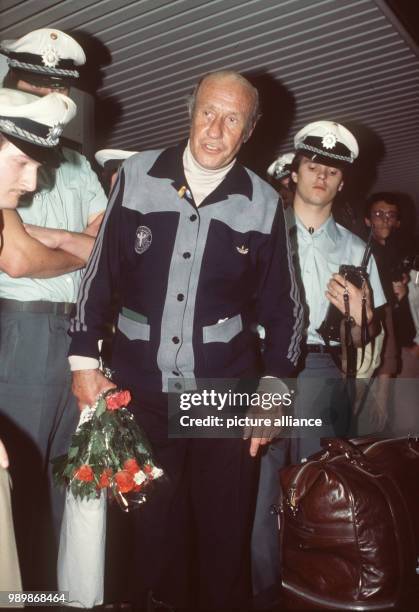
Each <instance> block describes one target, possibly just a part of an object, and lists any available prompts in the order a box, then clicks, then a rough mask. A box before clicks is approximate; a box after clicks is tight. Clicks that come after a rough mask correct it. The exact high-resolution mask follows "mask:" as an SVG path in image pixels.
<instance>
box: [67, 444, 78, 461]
mask: <svg viewBox="0 0 419 612" xmlns="http://www.w3.org/2000/svg"><path fill="white" fill-rule="evenodd" d="M78 452H79V447H78V446H71V447H70V449H69V451H68V458H69V459H74V457H77V453H78Z"/></svg>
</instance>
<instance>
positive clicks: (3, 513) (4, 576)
mask: <svg viewBox="0 0 419 612" xmlns="http://www.w3.org/2000/svg"><path fill="white" fill-rule="evenodd" d="M75 110H76V106H75V104H74V102H73V101H72V100H70V99H69V98H66V97H64V96H63V95H61V94H55V93H54V94H49V95H48V96H46V97H45V98H43V99H42V100H39V98H37V97H35V96H32V95H30V94H26V93H22V92H17V91H13V90H8V89H0V209H2V208H15V207H16V206H17V204H18V201H19V198H20V197H21V196H22V195H24V194H25V193H28V192H31V191H34V190H35V188H36V175H37V171H38V168H39V167H40V166H41V164H42V163H43V162H45V160H46V159H49V161H51V155H53V154H54V150H55V148H56V146H57V144H58V139H59V136H60V133H61V131H62V127H63V125H64V124H65V123H67V122H68V121H69V120H70V119H71V118H72V117H73V116H74V114H75ZM0 214H1V210H0ZM0 342H1V339H0ZM0 431H2V432H3V427H2V420H1V417H0ZM3 435H4V432H3ZM12 461H13V458H12ZM8 467H9V457H8V454H7V452H6V449H5V446H4V444H3V442H2V440H1V439H0V550H1V557H0V591H20V590H21V589H22V582H21V575H20V568H19V561H18V555H17V550H16V541H15V532H14V526H13V517H12V508H11V499H10V484H9V474H8V470H7V468H8ZM3 605H5V606H6V607H9V606H8V605H7V602H3Z"/></svg>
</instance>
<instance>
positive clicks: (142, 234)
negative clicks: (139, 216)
mask: <svg viewBox="0 0 419 612" xmlns="http://www.w3.org/2000/svg"><path fill="white" fill-rule="evenodd" d="M152 239H153V237H152V234H151V229H150V228H149V227H147V226H146V225H139V226H138V227H137V231H136V232H135V245H134V250H135V252H136V253H138V254H139V255H141V253H144V252H145V251H146V250H147V249H148V248H149V246H150V245H151V241H152Z"/></svg>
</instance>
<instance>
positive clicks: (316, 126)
mask: <svg viewBox="0 0 419 612" xmlns="http://www.w3.org/2000/svg"><path fill="white" fill-rule="evenodd" d="M294 145H295V151H296V154H295V157H294V159H293V162H292V165H291V181H292V182H293V186H294V191H295V193H294V200H293V209H292V212H293V215H291V214H290V215H288V216H287V221H288V222H289V227H288V230H289V234H290V239H291V244H292V245H293V250H294V253H293V255H294V261H295V264H296V267H297V268H298V274H297V276H299V281H300V291H301V295H302V296H303V304H304V306H305V314H306V330H305V341H304V344H303V349H302V359H301V362H300V365H299V374H298V379H297V380H298V397H297V399H296V405H295V413H294V415H295V416H296V417H300V418H301V417H302V418H307V417H310V418H313V417H315V418H320V419H322V421H323V426H322V428H321V429H320V430H319V429H317V430H316V429H314V430H310V429H309V428H306V429H305V430H302V429H299V430H296V431H294V432H293V436H294V437H293V438H292V439H291V440H290V441H289V440H286V439H282V440H279V441H277V442H274V443H272V444H271V445H270V447H269V448H268V450H267V452H266V453H265V454H264V455H263V457H262V462H261V475H260V481H259V492H258V500H257V507H256V517H255V523H254V528H253V536H252V566H253V586H254V593H255V595H256V601H257V602H258V605H260V606H261V607H264V606H267V607H269V606H273V605H274V604H275V603H277V600H278V597H279V592H278V584H279V580H280V566H279V553H278V521H277V516H276V515H275V514H274V513H272V510H271V509H272V505H276V504H278V501H279V481H278V470H279V469H280V468H282V467H284V466H285V465H287V463H289V462H290V461H291V462H292V463H294V462H299V461H302V460H306V459H307V457H309V456H310V455H311V454H313V453H315V452H317V451H318V450H320V448H321V447H320V437H321V436H322V437H323V436H325V437H327V436H334V435H345V434H347V432H348V427H349V423H348V421H349V417H350V412H349V409H348V408H349V406H348V399H347V395H346V390H345V386H344V381H343V377H342V371H341V369H340V366H339V359H340V356H341V354H342V346H341V342H340V338H336V339H335V340H331V341H328V342H326V340H325V336H324V333H323V331H322V328H321V326H322V323H323V322H324V321H325V319H326V316H327V313H328V311H329V307H330V305H333V306H335V307H336V308H337V309H338V310H339V311H340V313H341V315H340V316H341V317H342V319H343V316H344V315H346V316H347V317H348V322H349V324H350V325H351V336H352V340H353V342H354V344H355V345H359V344H360V342H361V336H362V328H363V327H364V326H366V325H368V327H369V330H370V333H374V329H373V328H374V325H375V322H374V307H378V306H381V305H382V304H383V303H384V302H385V298H384V295H383V292H382V288H381V285H380V281H379V277H378V272H377V268H376V265H375V262H374V259H373V258H372V259H371V260H370V261H369V264H368V268H367V270H368V273H369V284H368V286H367V284H364V285H363V287H362V288H358V287H357V286H356V285H355V284H353V283H351V282H350V281H349V279H347V278H346V277H345V276H344V275H343V274H341V273H340V266H341V265H343V264H346V265H353V266H359V265H360V264H361V261H362V259H363V255H364V251H365V244H364V242H363V241H362V240H361V239H360V238H358V236H355V235H354V234H352V233H351V232H350V231H348V230H347V229H345V228H344V227H342V226H341V225H339V224H338V223H336V221H335V220H334V218H333V215H332V206H333V202H334V200H335V199H336V196H337V194H338V193H339V192H340V191H341V190H342V189H343V186H344V181H345V180H347V178H348V175H349V173H350V169H351V166H352V164H353V162H354V161H355V159H356V158H357V157H358V143H357V141H356V139H355V138H354V136H353V134H352V133H351V132H350V131H349V130H347V129H346V128H345V127H344V126H343V125H340V124H338V123H335V122H332V121H316V122H313V123H310V124H309V125H307V126H305V127H304V128H302V129H301V130H300V131H299V132H298V133H297V134H296V136H295V138H294ZM363 302H365V303H364V305H363Z"/></svg>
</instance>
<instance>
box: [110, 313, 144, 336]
mask: <svg viewBox="0 0 419 612" xmlns="http://www.w3.org/2000/svg"><path fill="white" fill-rule="evenodd" d="M117 327H118V329H119V331H120V332H121V333H123V334H124V336H126V337H127V338H128V340H144V341H146V342H149V341H150V325H148V324H147V323H142V322H140V321H135V320H134V319H132V318H129V317H127V316H125V315H123V314H122V313H120V315H119V317H118V325H117Z"/></svg>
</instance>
